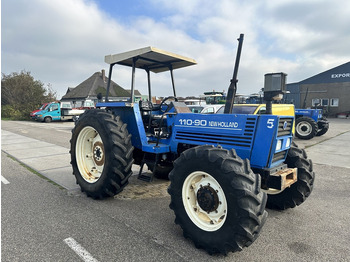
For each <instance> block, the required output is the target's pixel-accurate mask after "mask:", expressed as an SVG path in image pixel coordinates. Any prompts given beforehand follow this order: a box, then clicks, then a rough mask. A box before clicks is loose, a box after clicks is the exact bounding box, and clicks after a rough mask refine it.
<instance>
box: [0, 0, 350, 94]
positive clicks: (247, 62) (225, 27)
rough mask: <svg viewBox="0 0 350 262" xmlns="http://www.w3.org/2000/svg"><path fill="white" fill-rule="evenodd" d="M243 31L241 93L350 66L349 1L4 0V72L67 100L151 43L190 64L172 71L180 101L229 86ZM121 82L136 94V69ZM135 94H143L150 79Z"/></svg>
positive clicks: (139, 81)
mask: <svg viewBox="0 0 350 262" xmlns="http://www.w3.org/2000/svg"><path fill="white" fill-rule="evenodd" d="M241 33H243V34H244V42H243V48H242V54H241V60H240V67H239V70H238V80H239V82H238V90H237V92H238V93H239V94H245V95H249V94H252V93H257V92H258V91H259V90H260V89H261V88H262V87H263V83H264V75H265V74H267V73H274V72H284V73H286V74H287V75H288V76H287V83H293V82H299V81H301V80H304V79H306V78H309V77H311V76H313V75H315V74H318V73H321V72H323V71H326V70H328V69H331V68H333V67H336V66H339V65H341V64H344V63H346V62H349V61H350V48H349V47H350V1H343V0H327V1H326V0H269V1H264V0H251V1H245V0H216V1H209V0H190V1H189V0H177V1H168V0H31V1H28V0H2V2H1V72H2V73H3V74H10V73H12V72H20V71H22V70H26V71H30V72H31V74H32V76H33V77H34V78H35V79H36V80H40V81H42V82H43V83H44V84H45V86H47V85H50V86H51V87H52V88H53V89H54V90H55V91H56V92H57V94H58V98H61V97H62V96H63V95H64V94H65V93H66V91H67V89H68V87H76V86H77V85H79V84H80V83H81V82H82V81H84V80H85V79H87V78H88V77H90V76H91V75H92V74H93V73H95V72H97V71H101V70H102V69H105V70H106V72H108V68H109V66H108V64H106V63H105V62H104V56H105V55H108V54H117V53H122V52H126V51H130V50H134V49H138V48H142V47H146V46H154V47H157V48H160V49H163V50H166V51H170V52H173V53H176V54H180V55H183V56H186V57H190V58H193V59H195V60H196V61H197V65H194V66H191V67H186V68H182V69H177V70H174V77H175V85H176V91H177V95H178V96H181V97H186V96H199V95H201V94H203V93H204V92H208V91H212V90H215V91H223V90H225V91H226V90H227V88H228V86H229V83H230V79H231V78H232V74H233V67H234V63H235V56H236V52H237V46H238V42H237V38H238V37H239V35H240V34H241ZM112 79H113V80H114V81H115V82H117V83H118V84H120V85H121V86H122V87H124V88H125V89H130V83H131V69H130V68H127V67H122V66H119V67H117V68H116V70H115V71H113V78H112ZM151 79H152V88H153V90H152V94H153V95H157V96H169V95H172V88H171V81H170V74H169V73H167V72H165V73H160V74H152V75H151ZM136 89H138V90H139V91H140V92H141V93H142V94H147V82H146V73H145V72H143V71H140V72H137V75H136Z"/></svg>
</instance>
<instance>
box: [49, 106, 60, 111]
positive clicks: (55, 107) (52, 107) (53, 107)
mask: <svg viewBox="0 0 350 262" xmlns="http://www.w3.org/2000/svg"><path fill="white" fill-rule="evenodd" d="M56 110H58V105H52V106H51V109H50V111H56Z"/></svg>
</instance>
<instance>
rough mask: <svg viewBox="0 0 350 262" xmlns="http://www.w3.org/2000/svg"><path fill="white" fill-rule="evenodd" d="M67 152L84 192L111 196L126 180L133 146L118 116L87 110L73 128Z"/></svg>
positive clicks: (102, 111) (95, 196)
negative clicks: (69, 154) (68, 151)
mask: <svg viewBox="0 0 350 262" xmlns="http://www.w3.org/2000/svg"><path fill="white" fill-rule="evenodd" d="M70 153H71V164H72V167H73V174H74V175H75V177H76V180H77V184H79V186H80V187H81V190H82V191H83V192H85V193H86V194H87V196H89V197H92V198H94V199H103V198H106V197H112V196H114V195H116V194H118V193H120V192H121V191H122V190H123V188H124V187H125V186H126V185H127V184H128V179H129V177H130V176H131V174H132V171H131V166H132V164H133V158H132V156H133V154H132V153H133V146H132V145H131V135H129V133H128V130H127V129H126V124H124V123H123V122H122V121H121V120H120V118H119V116H114V115H113V114H111V113H108V112H106V111H105V110H101V109H92V110H87V111H86V112H85V113H84V114H83V115H81V117H79V121H77V122H76V125H75V127H74V129H73V130H72V139H71V151H70Z"/></svg>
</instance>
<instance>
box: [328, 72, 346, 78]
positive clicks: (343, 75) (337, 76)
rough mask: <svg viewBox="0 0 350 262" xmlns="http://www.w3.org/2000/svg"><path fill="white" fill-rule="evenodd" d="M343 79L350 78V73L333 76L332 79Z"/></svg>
mask: <svg viewBox="0 0 350 262" xmlns="http://www.w3.org/2000/svg"><path fill="white" fill-rule="evenodd" d="M343 77H350V73H342V74H332V75H331V78H343Z"/></svg>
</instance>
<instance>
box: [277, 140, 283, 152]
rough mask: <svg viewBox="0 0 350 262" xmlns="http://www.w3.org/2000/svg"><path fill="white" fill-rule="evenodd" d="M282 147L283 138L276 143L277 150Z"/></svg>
mask: <svg viewBox="0 0 350 262" xmlns="http://www.w3.org/2000/svg"><path fill="white" fill-rule="evenodd" d="M281 148H282V140H278V141H277V145H276V151H278V150H281Z"/></svg>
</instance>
